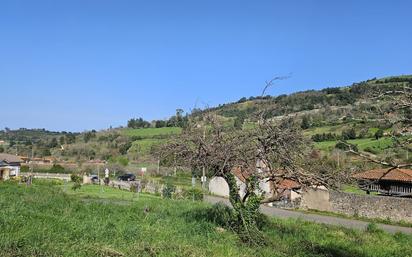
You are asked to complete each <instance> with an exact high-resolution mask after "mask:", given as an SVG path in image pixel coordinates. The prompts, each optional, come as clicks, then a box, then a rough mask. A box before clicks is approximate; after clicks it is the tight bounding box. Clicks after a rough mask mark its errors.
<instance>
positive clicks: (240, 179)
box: [209, 169, 301, 200]
mask: <svg viewBox="0 0 412 257" xmlns="http://www.w3.org/2000/svg"><path fill="white" fill-rule="evenodd" d="M232 173H233V175H235V179H236V183H237V185H238V187H239V194H240V196H244V195H245V189H246V184H245V182H246V179H247V178H248V177H249V176H250V173H247V172H241V170H240V169H233V171H232ZM272 187H273V185H272V183H271V182H269V181H264V180H261V181H260V182H259V188H260V191H261V192H262V193H264V194H267V196H270V194H271V189H272ZM300 188H301V186H300V184H299V183H297V182H295V181H293V180H290V179H284V180H283V181H281V183H280V184H279V185H278V188H277V189H278V190H279V193H281V194H282V196H283V198H284V199H288V200H294V199H296V198H298V197H300V193H299V190H300ZM209 192H210V193H212V194H213V195H217V196H222V197H229V185H228V184H227V183H226V181H225V180H224V179H223V178H222V177H213V178H212V179H211V180H210V181H209Z"/></svg>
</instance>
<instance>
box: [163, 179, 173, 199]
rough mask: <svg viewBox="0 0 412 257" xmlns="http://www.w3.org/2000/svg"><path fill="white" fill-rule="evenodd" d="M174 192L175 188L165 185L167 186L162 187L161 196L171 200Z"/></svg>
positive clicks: (168, 184)
mask: <svg viewBox="0 0 412 257" xmlns="http://www.w3.org/2000/svg"><path fill="white" fill-rule="evenodd" d="M175 191H176V186H174V185H172V184H170V183H167V184H166V185H165V186H164V187H163V190H162V196H163V198H166V199H171V198H172V196H173V193H174V192H175Z"/></svg>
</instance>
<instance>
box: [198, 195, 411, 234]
mask: <svg viewBox="0 0 412 257" xmlns="http://www.w3.org/2000/svg"><path fill="white" fill-rule="evenodd" d="M205 201H206V202H209V203H218V202H222V203H224V204H226V205H228V206H231V205H230V202H229V200H228V199H226V198H221V197H216V196H208V195H205ZM260 209H261V212H262V213H264V214H266V215H268V216H273V217H277V218H295V219H301V220H306V221H312V222H316V223H322V224H329V225H336V226H343V227H346V228H352V229H360V230H365V229H366V227H367V226H368V224H369V222H365V221H360V220H352V219H345V218H338V217H331V216H324V215H319V214H309V213H302V212H298V211H291V210H285V209H279V208H275V207H269V206H263V205H262V206H261V207H260ZM377 225H378V227H379V228H381V229H382V230H384V231H386V232H389V233H391V234H394V233H396V232H402V233H405V234H412V228H409V227H400V226H393V225H386V224H377Z"/></svg>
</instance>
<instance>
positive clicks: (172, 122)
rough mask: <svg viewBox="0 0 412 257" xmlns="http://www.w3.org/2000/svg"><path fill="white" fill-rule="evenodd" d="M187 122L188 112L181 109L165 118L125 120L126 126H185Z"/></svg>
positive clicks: (135, 127)
mask: <svg viewBox="0 0 412 257" xmlns="http://www.w3.org/2000/svg"><path fill="white" fill-rule="evenodd" d="M187 123H188V114H186V115H185V113H184V111H183V110H182V109H177V110H176V114H175V115H173V116H172V117H170V118H169V119H167V120H153V121H152V122H149V121H146V120H144V119H143V118H133V119H130V120H129V121H128V122H127V127H128V128H134V129H137V128H151V127H152V128H163V127H180V128H184V127H186V125H187Z"/></svg>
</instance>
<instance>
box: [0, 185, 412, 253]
mask: <svg viewBox="0 0 412 257" xmlns="http://www.w3.org/2000/svg"><path fill="white" fill-rule="evenodd" d="M0 192H1V194H0V207H1V212H0V249H1V251H0V256H196V257H198V256H341V257H343V256H345V257H346V256H347V257H349V256H350V257H352V256H361V257H362V256H382V257H383V256H412V247H411V245H412V238H411V237H410V236H406V235H403V234H396V235H389V234H386V233H384V232H382V231H379V230H376V229H374V228H373V226H371V227H370V230H369V231H366V232H360V231H354V230H348V229H343V228H338V227H328V226H324V225H318V224H313V223H309V222H303V221H300V220H277V219H273V220H270V221H269V223H268V224H267V226H266V227H265V229H264V234H265V236H266V237H267V239H268V244H267V245H266V246H263V247H250V246H247V245H244V244H242V243H241V242H240V241H239V239H238V237H237V236H236V234H234V233H233V232H231V231H230V230H226V229H222V228H219V225H217V223H216V222H215V221H214V219H213V217H216V216H212V215H211V213H212V212H211V211H212V210H213V208H214V207H212V206H210V205H208V204H206V203H202V202H192V201H186V200H164V199H161V198H158V197H154V196H150V195H144V194H141V195H139V196H136V195H134V194H133V193H130V192H124V191H119V190H115V189H110V188H104V191H102V190H101V188H100V187H99V186H85V187H82V189H80V190H79V191H77V192H73V191H71V189H68V188H65V186H64V185H59V184H51V183H50V182H47V183H46V182H41V183H40V182H37V183H35V184H34V185H32V186H31V187H29V188H28V187H26V186H25V185H18V184H15V183H0Z"/></svg>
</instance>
